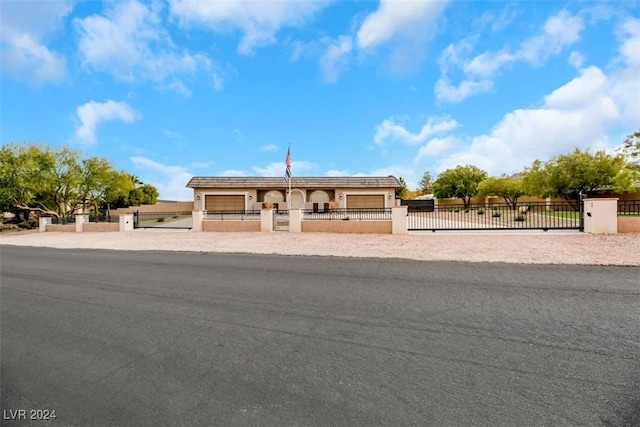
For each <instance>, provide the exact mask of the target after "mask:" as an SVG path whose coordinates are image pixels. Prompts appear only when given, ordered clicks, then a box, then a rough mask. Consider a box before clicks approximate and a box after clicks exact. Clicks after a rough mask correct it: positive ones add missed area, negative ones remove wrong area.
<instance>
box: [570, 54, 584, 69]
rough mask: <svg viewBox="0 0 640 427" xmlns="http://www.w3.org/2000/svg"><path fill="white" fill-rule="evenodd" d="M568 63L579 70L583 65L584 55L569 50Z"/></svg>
mask: <svg viewBox="0 0 640 427" xmlns="http://www.w3.org/2000/svg"><path fill="white" fill-rule="evenodd" d="M569 64H570V65H571V66H572V67H574V68H576V69H578V70H579V69H580V68H582V66H583V65H584V55H582V54H581V53H580V52H576V51H573V52H571V53H570V54H569Z"/></svg>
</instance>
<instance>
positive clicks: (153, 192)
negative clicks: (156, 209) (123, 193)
mask: <svg viewBox="0 0 640 427" xmlns="http://www.w3.org/2000/svg"><path fill="white" fill-rule="evenodd" d="M158 196H159V193H158V190H157V189H156V187H154V186H153V185H151V184H142V185H140V186H139V187H136V188H134V189H133V190H131V191H130V192H129V200H128V206H140V205H153V204H155V203H156V202H157V201H158Z"/></svg>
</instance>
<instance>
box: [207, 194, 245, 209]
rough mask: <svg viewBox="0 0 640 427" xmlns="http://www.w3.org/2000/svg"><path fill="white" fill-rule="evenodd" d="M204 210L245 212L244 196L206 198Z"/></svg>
mask: <svg viewBox="0 0 640 427" xmlns="http://www.w3.org/2000/svg"><path fill="white" fill-rule="evenodd" d="M204 209H205V210H207V211H243V210H244V196H235V195H234V196H205V197H204Z"/></svg>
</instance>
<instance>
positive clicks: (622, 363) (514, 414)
mask: <svg viewBox="0 0 640 427" xmlns="http://www.w3.org/2000/svg"><path fill="white" fill-rule="evenodd" d="M0 257H1V259H0V262H1V263H0V269H1V271H0V279H1V288H0V301H1V304H0V309H1V313H0V333H1V337H0V338H1V341H0V343H1V353H0V357H1V359H2V360H1V377H0V381H1V392H2V394H1V400H0V406H1V408H2V424H3V425H38V426H45V425H59V426H62V425H82V426H88V425H109V426H112V425H149V426H156V425H225V426H226V425H247V424H250V425H278V426H280V425H332V426H333V425H348V426H354V425H380V424H385V425H394V426H395V425H410V424H419V425H438V426H442V425H471V424H473V425H491V426H496V425H612V426H613V425H616V426H617V425H639V424H640V326H639V325H640V268H630V267H572V266H540V265H538V266H530V265H509V264H471V263H447V262H417V261H403V260H378V259H343V258H319V257H317V258H316V257H286V256H251V255H221V254H210V253H169V252H119V251H100V250H59V249H44V248H27V247H10V246H3V247H2V248H1V252H0ZM19 410H25V411H26V412H25V414H26V415H27V417H29V416H30V415H37V416H43V415H44V414H45V413H44V412H39V413H38V412H33V413H32V412H30V411H32V410H34V411H35V410H43V411H47V410H48V411H52V410H54V411H55V414H56V417H57V418H56V419H55V420H50V421H35V420H26V421H25V420H16V419H15V418H17V417H18V416H19V414H21V413H20V412H17V411H19ZM16 414H18V415H16ZM12 418H13V419H12Z"/></svg>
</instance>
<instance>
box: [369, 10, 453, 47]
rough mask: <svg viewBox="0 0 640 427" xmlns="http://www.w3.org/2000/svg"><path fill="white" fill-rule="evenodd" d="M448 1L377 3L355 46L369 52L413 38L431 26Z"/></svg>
mask: <svg viewBox="0 0 640 427" xmlns="http://www.w3.org/2000/svg"><path fill="white" fill-rule="evenodd" d="M446 4H447V1H437V0H423V1H405V0H380V5H379V7H378V10H376V11H375V12H373V13H372V14H370V15H369V16H367V17H366V18H365V20H364V22H363V23H362V26H361V27H360V29H359V30H358V33H357V41H358V46H359V47H360V48H364V49H366V48H371V47H375V46H378V45H380V44H382V43H385V42H387V41H389V40H391V39H392V38H394V37H397V36H401V37H404V38H414V37H415V36H416V35H419V34H420V35H421V34H423V33H424V31H425V30H426V29H428V27H430V26H431V25H433V23H434V21H435V19H436V18H437V17H438V16H439V15H440V13H441V12H442V10H443V9H444V7H445V6H446Z"/></svg>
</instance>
